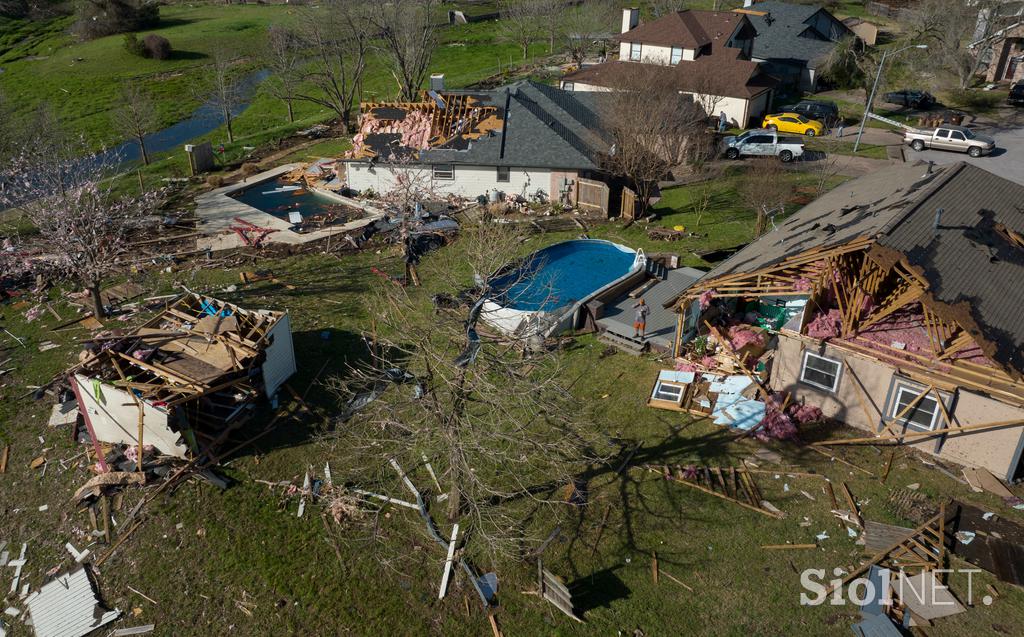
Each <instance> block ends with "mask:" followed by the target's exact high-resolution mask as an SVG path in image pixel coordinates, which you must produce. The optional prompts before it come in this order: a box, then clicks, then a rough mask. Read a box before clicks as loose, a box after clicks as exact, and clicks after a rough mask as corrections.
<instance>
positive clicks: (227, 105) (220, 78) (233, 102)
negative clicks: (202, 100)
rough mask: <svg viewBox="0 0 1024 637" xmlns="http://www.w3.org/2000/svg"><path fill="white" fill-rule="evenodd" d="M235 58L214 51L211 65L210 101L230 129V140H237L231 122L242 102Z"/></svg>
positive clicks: (219, 51)
mask: <svg viewBox="0 0 1024 637" xmlns="http://www.w3.org/2000/svg"><path fill="white" fill-rule="evenodd" d="M232 66H233V60H232V59H231V58H230V57H229V56H228V55H227V54H226V53H224V52H223V51H221V50H218V51H217V52H216V53H214V56H213V64H212V65H210V79H209V81H210V84H209V86H210V89H209V90H210V92H209V99H210V103H211V104H212V105H213V106H214V108H216V109H217V110H219V111H220V113H221V117H222V119H223V121H224V126H225V127H226V128H227V129H228V142H234V141H235V133H234V131H233V130H232V129H231V122H232V120H234V118H235V109H236V108H237V107H238V105H239V103H240V102H241V94H240V92H239V90H238V83H237V82H236V81H235V76H234V74H233V73H232V70H231V67H232Z"/></svg>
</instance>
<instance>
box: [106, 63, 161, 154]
mask: <svg viewBox="0 0 1024 637" xmlns="http://www.w3.org/2000/svg"><path fill="white" fill-rule="evenodd" d="M112 119H113V122H114V125H115V126H116V127H117V128H118V129H119V130H121V132H123V133H124V134H125V136H127V137H129V138H130V139H132V140H134V141H135V143H136V144H138V145H139V154H140V155H142V163H143V164H145V165H146V166H148V165H149V152H147V150H146V135H149V134H150V133H152V132H153V131H154V130H155V129H156V127H157V119H156V110H155V107H154V106H153V100H152V99H150V97H149V95H147V94H146V93H144V92H143V91H142V89H141V88H140V87H139V86H138V84H135V83H133V82H125V83H124V84H122V85H121V103H120V104H118V106H117V108H116V109H115V110H114V111H113V115H112Z"/></svg>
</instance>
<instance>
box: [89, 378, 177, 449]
mask: <svg viewBox="0 0 1024 637" xmlns="http://www.w3.org/2000/svg"><path fill="white" fill-rule="evenodd" d="M75 382H76V383H77V384H78V393H79V395H81V397H82V402H84V403H85V404H84V405H79V406H78V408H79V409H84V410H85V411H86V412H87V413H88V417H89V424H91V425H92V429H93V431H94V432H95V433H96V438H97V439H98V440H101V441H103V442H109V443H115V444H118V443H120V444H127V445H137V444H139V441H138V439H137V438H138V435H139V434H138V422H139V408H138V407H136V406H135V400H134V399H133V398H132V396H131V394H129V393H128V392H127V391H125V390H123V389H120V388H118V387H114V386H113V385H111V384H109V383H100V384H99V386H98V390H97V388H96V387H94V386H93V382H92V379H91V378H87V377H85V376H82V375H81V374H75ZM97 391H98V393H99V396H100V398H99V399H97V398H96V394H97ZM142 414H143V416H142V417H143V431H142V442H143V444H147V445H153V446H154V447H156V448H157V449H158V450H159V451H160V453H165V454H167V455H169V456H175V457H178V458H184V457H185V453H186V452H188V447H187V446H186V445H185V443H184V441H182V439H181V434H179V433H178V432H176V431H171V429H170V427H169V426H168V425H169V418H168V415H167V412H166V411H163V410H162V409H157V408H156V407H153V406H152V405H150V404H149V403H144V404H143V409H142Z"/></svg>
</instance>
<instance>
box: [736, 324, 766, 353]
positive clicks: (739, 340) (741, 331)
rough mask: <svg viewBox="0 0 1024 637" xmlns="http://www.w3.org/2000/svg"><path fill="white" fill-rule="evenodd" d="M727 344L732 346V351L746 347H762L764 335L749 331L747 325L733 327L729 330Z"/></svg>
mask: <svg viewBox="0 0 1024 637" xmlns="http://www.w3.org/2000/svg"><path fill="white" fill-rule="evenodd" d="M729 343H731V344H732V348H733V350H740V349H743V348H744V347H746V346H747V345H754V346H756V347H763V346H764V334H763V333H761V332H755V331H754V330H751V329H750V328H749V327H748V326H747V325H743V324H740V325H734V326H733V327H731V328H729Z"/></svg>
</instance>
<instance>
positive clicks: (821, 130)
mask: <svg viewBox="0 0 1024 637" xmlns="http://www.w3.org/2000/svg"><path fill="white" fill-rule="evenodd" d="M761 128H768V129H772V130H778V131H779V132H780V133H796V134H797V135H807V136H808V137H814V136H815V135H824V134H825V132H826V129H825V125H824V124H822V123H821V122H819V121H818V120H816V119H807V118H806V117H804V116H803V115H801V114H799V113H776V114H774V115H766V116H765V118H764V121H763V122H761Z"/></svg>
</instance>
